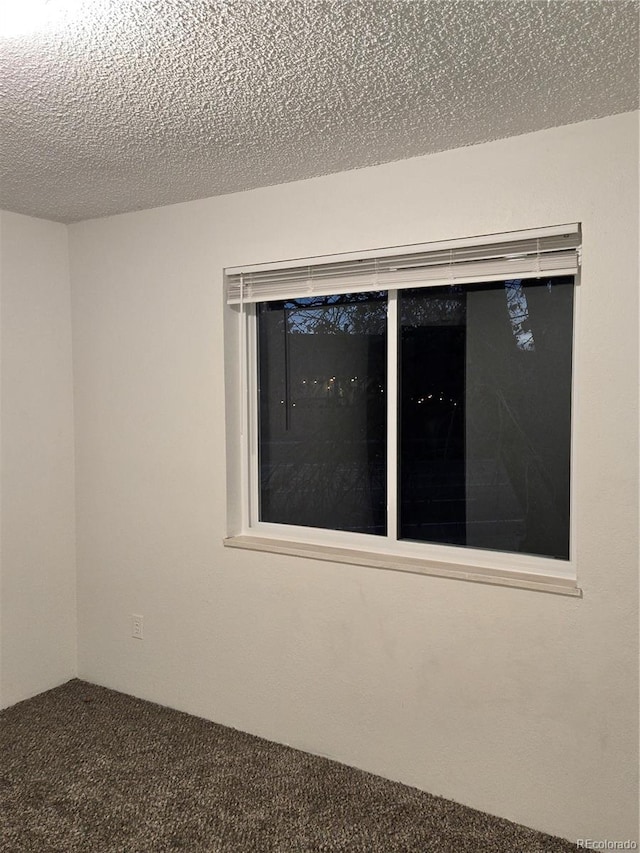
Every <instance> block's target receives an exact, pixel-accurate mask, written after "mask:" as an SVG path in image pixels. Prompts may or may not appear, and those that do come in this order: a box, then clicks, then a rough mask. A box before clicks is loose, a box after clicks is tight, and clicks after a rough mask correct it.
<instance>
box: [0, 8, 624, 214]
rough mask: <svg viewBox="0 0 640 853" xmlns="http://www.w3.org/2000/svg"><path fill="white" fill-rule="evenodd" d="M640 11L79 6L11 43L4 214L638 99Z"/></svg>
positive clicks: (425, 149)
mask: <svg viewBox="0 0 640 853" xmlns="http://www.w3.org/2000/svg"><path fill="white" fill-rule="evenodd" d="M66 2H67V3H68V2H69V0H66ZM64 3H65V0H50V2H49V6H48V8H49V9H50V10H51V9H53V8H54V6H55V7H59V8H60V9H63V8H64ZM638 8H639V6H638V3H637V2H635V0H634V2H627V0H603V2H596V1H595V0H594V2H591V0H578V2H574V1H573V0H552V2H544V0H543V1H542V2H530V0H514V2H502V1H501V0H500V1H499V2H479V0H469V2H467V0H461V2H451V1H450V0H210V2H206V1H205V0H75V4H72V5H69V8H68V10H67V11H66V12H65V13H64V14H63V13H61V14H60V17H59V18H58V19H57V20H56V18H55V16H53V17H52V19H51V20H50V21H49V23H48V24H46V23H45V25H44V26H43V27H42V28H41V30H40V31H39V32H37V33H31V34H29V35H22V36H12V37H6V38H2V37H0V121H1V123H0V207H3V208H5V209H9V210H13V211H17V212H22V213H28V214H31V215H34V216H40V217H45V218H48V219H56V220H60V221H62V222H72V221H76V220H80V219H85V218H90V217H96V216H104V215H107V214H112V213H119V212H123V211H128V210H137V209H142V208H147V207H154V206H158V205H164V204H171V203H174V202H179V201H186V200H190V199H195V198H204V197H207V196H212V195H219V194H222V193H229V192H236V191H239V190H245V189H250V188H253V187H257V186H266V185H270V184H277V183H282V182H286V181H293V180H297V179H301V178H308V177H313V176H316V175H323V174H327V173H330V172H338V171H343V170H346V169H353V168H358V167H362V166H367V165H372V164H377V163H382V162H387V161H391V160H398V159H403V158H406V157H413V156H416V155H421V154H426V153H430V152H434V151H440V150H443V149H449V148H457V147H460V146H464V145H470V144H474V143H478V142H483V141H486V140H491V139H497V138H501V137H506V136H512V135H515V134H520V133H526V132H529V131H533V130H538V129H542V128H546V127H552V126H556V125H561V124H569V123H571V122H577V121H582V120H585V119H592V118H598V117H602V116H605V115H612V114H614V113H619V112H626V111H629V110H633V109H636V108H637V106H638ZM0 14H2V13H0Z"/></svg>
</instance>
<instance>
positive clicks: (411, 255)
mask: <svg viewBox="0 0 640 853" xmlns="http://www.w3.org/2000/svg"><path fill="white" fill-rule="evenodd" d="M580 244H581V234H580V226H579V225H577V224H573V225H559V226H553V227H550V228H541V229H538V230H532V231H526V232H512V233H510V234H493V235H486V236H483V237H474V238H469V239H468V240H452V241H447V242H441V243H431V244H429V243H427V244H421V245H416V246H402V247H395V248H393V249H383V250H379V251H377V252H375V251H374V252H365V253H361V254H356V253H352V254H348V255H342V256H341V255H336V256H332V257H330V258H329V257H326V256H325V257H317V258H307V259H304V260H296V261H286V262H282V263H280V264H277V263H276V264H265V265H253V266H247V267H234V268H230V269H227V270H226V271H225V272H226V283H227V302H229V303H230V304H239V303H246V302H269V301H275V300H279V299H296V298H302V297H305V296H328V295H331V294H335V293H355V292H364V291H374V290H388V289H395V288H404V287H434V286H437V285H452V284H473V283H474V282H484V281H502V280H506V279H514V278H536V277H540V276H544V275H554V276H558V275H574V274H576V273H577V272H578V267H579V261H580V259H579V253H580Z"/></svg>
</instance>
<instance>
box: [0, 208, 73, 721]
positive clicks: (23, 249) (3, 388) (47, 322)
mask: <svg viewBox="0 0 640 853" xmlns="http://www.w3.org/2000/svg"><path fill="white" fill-rule="evenodd" d="M0 234H1V241H0V276H1V279H0V281H1V290H0V320H1V324H0V403H1V413H2V420H1V429H0V438H1V466H2V470H1V475H0V486H1V487H0V493H1V495H0V496H1V524H0V542H1V548H0V707H4V706H6V705H11V704H13V703H14V702H18V701H20V700H21V699H25V698H27V697H29V696H33V695H34V694H36V693H40V692H41V691H43V690H47V689H48V688H50V687H54V686H56V685H57V684H60V683H62V682H64V681H67V680H68V679H69V678H72V677H73V676H74V675H75V674H76V594H75V584H76V575H75V518H74V473H73V472H74V445H73V389H72V369H71V312H70V298H69V263H68V246H67V229H66V227H65V226H64V225H59V224H56V223H52V222H46V221H45V220H42V219H32V218H29V217H26V216H20V215H18V214H13V213H4V212H3V213H0Z"/></svg>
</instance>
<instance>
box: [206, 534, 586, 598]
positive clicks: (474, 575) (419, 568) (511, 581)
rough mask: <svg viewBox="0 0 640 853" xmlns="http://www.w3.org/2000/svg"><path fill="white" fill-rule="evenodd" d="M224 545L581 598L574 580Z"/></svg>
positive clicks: (274, 545)
mask: <svg viewBox="0 0 640 853" xmlns="http://www.w3.org/2000/svg"><path fill="white" fill-rule="evenodd" d="M223 544H224V545H225V546H226V547H227V548H243V549H246V550H249V551H267V552H269V553H271V554H286V555H288V556H291V557H306V558H307V559H309V560H327V561H328V562H331V563H348V564H349V565H352V566H370V567H371V568H375V569H389V570H391V571H395V572H413V573H414V574H420V575H431V576H433V577H440V578H452V579H455V580H466V581H472V582H473V583H488V584H494V585H497V586H510V587H516V588H518V589H530V590H536V591H538V592H550V593H555V594H556V595H570V596H574V597H578V598H581V597H582V590H581V589H580V588H579V587H578V586H577V584H576V581H575V580H573V579H571V578H563V577H558V576H555V575H538V574H533V573H528V572H511V571H509V572H507V571H504V570H500V569H490V568H481V567H478V566H473V567H469V566H468V567H466V568H465V567H464V566H460V565H456V564H455V563H439V562H436V561H434V560H424V559H420V558H418V557H407V556H400V555H391V554H382V553H376V552H374V551H360V550H355V549H350V548H337V547H334V546H330V545H320V544H317V543H315V544H311V543H308V542H293V541H288V540H286V539H270V538H269V539H268V538H263V537H259V536H247V535H242V536H230V537H228V538H226V539H224V540H223Z"/></svg>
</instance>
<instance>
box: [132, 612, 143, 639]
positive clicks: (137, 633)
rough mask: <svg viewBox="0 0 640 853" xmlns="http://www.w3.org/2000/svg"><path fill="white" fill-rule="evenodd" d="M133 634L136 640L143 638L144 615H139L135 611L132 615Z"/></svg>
mask: <svg viewBox="0 0 640 853" xmlns="http://www.w3.org/2000/svg"><path fill="white" fill-rule="evenodd" d="M131 636H132V637H134V638H135V639H136V640H141V639H142V616H137V615H136V614H135V613H134V614H133V616H132V617H131Z"/></svg>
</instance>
